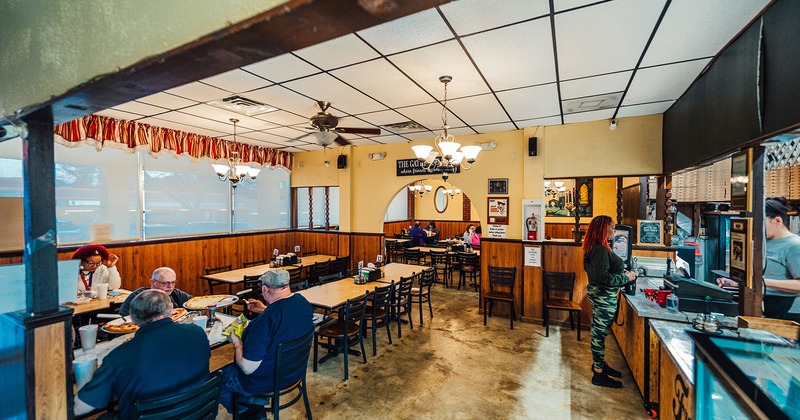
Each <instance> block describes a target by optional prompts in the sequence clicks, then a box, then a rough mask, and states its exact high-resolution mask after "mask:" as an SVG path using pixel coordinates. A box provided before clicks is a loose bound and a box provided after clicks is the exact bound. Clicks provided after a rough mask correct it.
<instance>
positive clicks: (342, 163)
mask: <svg viewBox="0 0 800 420" xmlns="http://www.w3.org/2000/svg"><path fill="white" fill-rule="evenodd" d="M336 167H337V168H339V169H346V168H347V155H339V157H338V158H336Z"/></svg>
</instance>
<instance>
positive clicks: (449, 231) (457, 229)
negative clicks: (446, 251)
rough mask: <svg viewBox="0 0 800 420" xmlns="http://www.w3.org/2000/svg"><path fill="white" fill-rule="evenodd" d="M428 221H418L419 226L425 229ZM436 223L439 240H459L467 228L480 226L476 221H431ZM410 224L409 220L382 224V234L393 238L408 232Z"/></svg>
mask: <svg viewBox="0 0 800 420" xmlns="http://www.w3.org/2000/svg"><path fill="white" fill-rule="evenodd" d="M429 221H430V220H419V222H420V225H421V226H422V227H425V225H427V224H428V222H429ZM433 221H434V222H436V228H437V229H439V237H440V238H443V239H444V238H460V237H462V236H463V235H464V231H466V230H467V226H469V225H470V224H473V225H475V226H478V225H480V222H478V221H460V220H459V221H455V220H433ZM411 224H412V222H411V221H410V220H401V221H399V222H386V223H384V224H383V234H384V235H386V237H387V238H391V237H393V236H394V235H395V234H398V233H400V232H402V231H403V229H406V230H408V227H409V225H411Z"/></svg>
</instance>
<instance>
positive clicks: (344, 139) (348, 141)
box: [333, 136, 350, 146]
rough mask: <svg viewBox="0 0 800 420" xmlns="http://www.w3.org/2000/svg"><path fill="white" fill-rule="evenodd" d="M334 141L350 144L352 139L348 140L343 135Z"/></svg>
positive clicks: (343, 144) (344, 144)
mask: <svg viewBox="0 0 800 420" xmlns="http://www.w3.org/2000/svg"><path fill="white" fill-rule="evenodd" d="M333 142H334V143H338V144H340V145H342V146H349V145H350V140H347V139H346V138H344V137H342V136H338V137H336V140H334V141H333Z"/></svg>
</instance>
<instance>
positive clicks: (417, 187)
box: [408, 181, 433, 197]
mask: <svg viewBox="0 0 800 420" xmlns="http://www.w3.org/2000/svg"><path fill="white" fill-rule="evenodd" d="M408 189H409V191H411V192H412V193H414V192H416V193H419V196H420V197H422V196H423V195H425V194H427V193H429V192H431V191H432V190H433V187H432V186H430V185H425V182H423V181H417V182H415V183H413V184H411V185H409V186H408Z"/></svg>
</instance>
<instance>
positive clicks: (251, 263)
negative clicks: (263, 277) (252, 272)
mask: <svg viewBox="0 0 800 420" xmlns="http://www.w3.org/2000/svg"><path fill="white" fill-rule="evenodd" d="M266 263H267V260H266V259H264V260H258V261H248V262H244V263H242V267H244V268H247V267H254V266H257V265H265V264H266Z"/></svg>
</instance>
